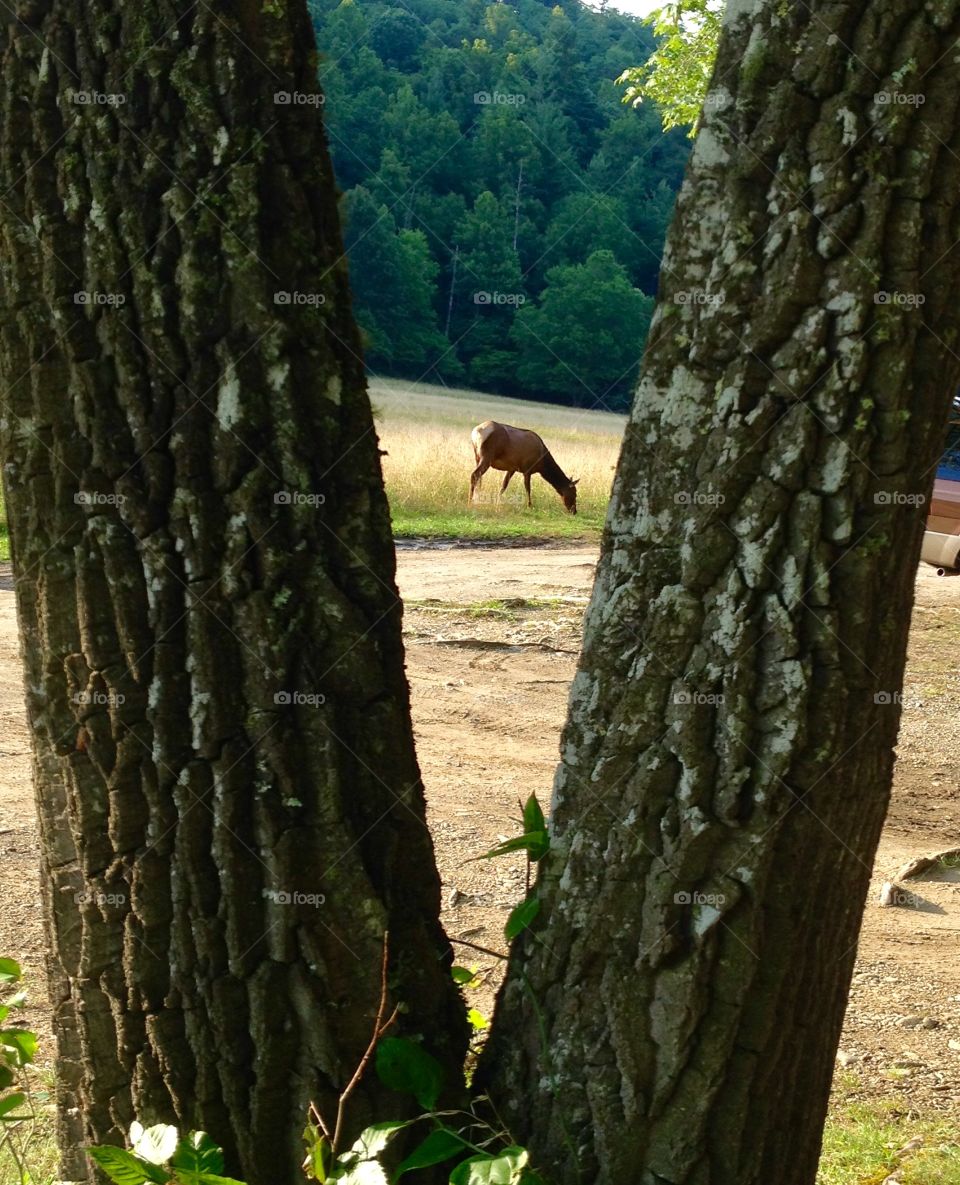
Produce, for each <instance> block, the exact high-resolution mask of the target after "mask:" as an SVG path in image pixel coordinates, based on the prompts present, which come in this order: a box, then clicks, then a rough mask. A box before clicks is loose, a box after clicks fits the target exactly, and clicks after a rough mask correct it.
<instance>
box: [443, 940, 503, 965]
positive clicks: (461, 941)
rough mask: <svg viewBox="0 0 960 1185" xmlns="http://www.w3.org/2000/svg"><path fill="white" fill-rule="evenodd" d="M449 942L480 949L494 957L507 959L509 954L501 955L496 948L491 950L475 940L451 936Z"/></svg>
mask: <svg viewBox="0 0 960 1185" xmlns="http://www.w3.org/2000/svg"><path fill="white" fill-rule="evenodd" d="M450 941H451V942H455V943H456V944H457V946H469V947H470V949H471V950H479V951H482V952H483V953H484V954H485V955H493V957H494V958H495V959H504V960H506V959H508V958H509V957H510V956H509V955H502V954H501V953H500V952H499V951H498V950H491V949H490V947H489V946H478V945H477V944H476V943H475V942H467V940H466V939H465V938H451V939H450Z"/></svg>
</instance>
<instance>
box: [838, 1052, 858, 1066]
mask: <svg viewBox="0 0 960 1185" xmlns="http://www.w3.org/2000/svg"><path fill="white" fill-rule="evenodd" d="M856 1060H857V1055H856V1054H855V1053H849V1052H848V1051H847V1050H846V1049H838V1050H837V1062H838V1063H839V1064H840V1065H841V1066H849V1065H850V1063H851V1062H855V1061H856Z"/></svg>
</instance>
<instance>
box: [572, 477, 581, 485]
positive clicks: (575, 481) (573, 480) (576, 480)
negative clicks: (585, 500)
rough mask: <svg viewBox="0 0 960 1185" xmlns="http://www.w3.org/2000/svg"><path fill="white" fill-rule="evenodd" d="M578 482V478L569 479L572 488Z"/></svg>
mask: <svg viewBox="0 0 960 1185" xmlns="http://www.w3.org/2000/svg"><path fill="white" fill-rule="evenodd" d="M579 480H580V478H579V477H571V478H570V484H571V485H572V486H575V485H576V484H577V482H578V481H579Z"/></svg>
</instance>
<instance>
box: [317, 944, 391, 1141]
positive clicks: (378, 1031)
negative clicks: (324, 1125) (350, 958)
mask: <svg viewBox="0 0 960 1185" xmlns="http://www.w3.org/2000/svg"><path fill="white" fill-rule="evenodd" d="M389 955H390V933H389V931H388V930H385V931H384V933H383V964H382V966H381V971H380V1003H379V1005H378V1006H377V1019H376V1020H375V1021H374V1025H373V1036H372V1037H371V1038H370V1044H369V1045H368V1046H367V1050H366V1053H364V1055H363V1057H362V1058H361V1059H360V1064H359V1065H358V1066H357V1068H356V1070H354V1072H353V1077H352V1078H351V1079H350V1081H349V1082H348V1083H347V1085H346V1086H345V1087H344V1088H343V1091H342V1092H341V1094H340V1101H339V1102H338V1104H337V1122H336V1126H335V1127H334V1129H333V1139H332V1140H330V1144H331V1147H332V1150H333V1155H334V1156H336V1154H337V1147H338V1146H339V1144H340V1130H341V1128H342V1127H343V1115H344V1110H345V1108H346V1103H347V1099H348V1098H349V1097H350V1095H351V1094H352V1093H353V1091H354V1089H355V1088H356V1086H357V1083H358V1082H359V1081H360V1079H361V1078H362V1077H363V1072H364V1070H365V1069H366V1068H367V1063H368V1062H369V1061H370V1058H371V1057H373V1051H374V1049H376V1046H377V1042H378V1041H379V1040H380V1038H381V1037H382V1036H383V1034H384V1033H385V1032H386V1031H387V1029H389V1028H390V1026H391V1025H392V1024H393V1022H394V1021H395V1020H396V1019H397V1014H398V1013H399V1011H400V1005H399V1004H398V1005H397V1006H396V1008H394V1010H393V1012H392V1013H391V1014H390V1019H389V1020H387V1021H386V1023H384V1019H383V1016H384V1013H385V1012H386V1011H387V996H388V991H389V989H388V987H387V961H388V959H389ZM327 1139H330V1137H329V1136H328V1137H327Z"/></svg>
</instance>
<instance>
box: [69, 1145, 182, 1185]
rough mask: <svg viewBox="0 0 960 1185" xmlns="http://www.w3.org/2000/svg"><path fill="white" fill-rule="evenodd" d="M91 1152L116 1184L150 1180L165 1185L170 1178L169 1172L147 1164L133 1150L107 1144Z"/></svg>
mask: <svg viewBox="0 0 960 1185" xmlns="http://www.w3.org/2000/svg"><path fill="white" fill-rule="evenodd" d="M89 1152H90V1157H91V1159H92V1160H95V1161H96V1163H97V1164H98V1165H99V1166H100V1167H101V1168H102V1169H103V1171H104V1172H105V1173H106V1174H107V1176H108V1177H109V1178H110V1180H111V1181H115V1182H116V1185H145V1183H146V1182H148V1181H155V1182H156V1183H157V1185H164V1183H165V1182H166V1181H169V1180H170V1175H169V1173H165V1172H164V1171H163V1169H160V1168H157V1166H156V1165H153V1164H147V1163H146V1162H145V1161H142V1160H140V1158H139V1157H137V1156H134V1155H133V1153H132V1152H127V1150H126V1149H125V1148H114V1147H113V1146H112V1145H111V1144H105V1145H100V1146H99V1147H97V1148H91V1149H89Z"/></svg>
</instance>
